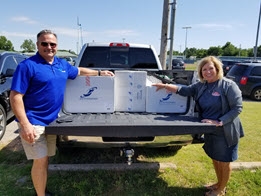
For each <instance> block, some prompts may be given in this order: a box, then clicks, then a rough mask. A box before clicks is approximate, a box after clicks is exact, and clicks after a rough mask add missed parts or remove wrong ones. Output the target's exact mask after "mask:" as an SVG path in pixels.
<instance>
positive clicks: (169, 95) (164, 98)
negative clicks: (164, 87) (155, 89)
mask: <svg viewBox="0 0 261 196" xmlns="http://www.w3.org/2000/svg"><path fill="white" fill-rule="evenodd" d="M171 95H172V93H168V94H167V96H166V97H163V98H161V99H160V102H164V101H167V100H169V99H170V97H171Z"/></svg>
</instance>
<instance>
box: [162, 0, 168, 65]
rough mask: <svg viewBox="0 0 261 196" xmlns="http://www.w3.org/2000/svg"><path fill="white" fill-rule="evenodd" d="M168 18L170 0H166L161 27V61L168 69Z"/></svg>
mask: <svg viewBox="0 0 261 196" xmlns="http://www.w3.org/2000/svg"><path fill="white" fill-rule="evenodd" d="M168 18H169V0H164V3H163V14H162V27H161V44H160V63H161V65H162V68H163V69H166V59H167V41H168V37H167V36H168Z"/></svg>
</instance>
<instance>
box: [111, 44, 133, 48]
mask: <svg viewBox="0 0 261 196" xmlns="http://www.w3.org/2000/svg"><path fill="white" fill-rule="evenodd" d="M129 46H130V45H129V44H128V43H110V47H129Z"/></svg>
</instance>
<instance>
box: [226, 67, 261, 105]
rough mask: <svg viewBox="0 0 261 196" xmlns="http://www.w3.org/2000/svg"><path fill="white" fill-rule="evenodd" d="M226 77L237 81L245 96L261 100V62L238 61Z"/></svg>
mask: <svg viewBox="0 0 261 196" xmlns="http://www.w3.org/2000/svg"><path fill="white" fill-rule="evenodd" d="M226 77H227V78H229V79H232V80H233V81H235V82H236V83H237V85H238V86H239V88H240V90H241V91H242V95H243V96H249V97H250V98H251V99H253V100H256V101H261V63H237V64H236V65H234V66H233V67H232V68H231V69H230V71H229V72H228V73H227V75H226Z"/></svg>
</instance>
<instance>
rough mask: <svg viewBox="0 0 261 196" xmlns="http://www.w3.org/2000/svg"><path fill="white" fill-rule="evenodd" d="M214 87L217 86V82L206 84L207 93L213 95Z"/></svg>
mask: <svg viewBox="0 0 261 196" xmlns="http://www.w3.org/2000/svg"><path fill="white" fill-rule="evenodd" d="M216 86H217V81H216V82H214V84H213V83H210V84H209V83H208V84H207V91H208V92H209V93H213V92H214V89H215V88H216Z"/></svg>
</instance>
